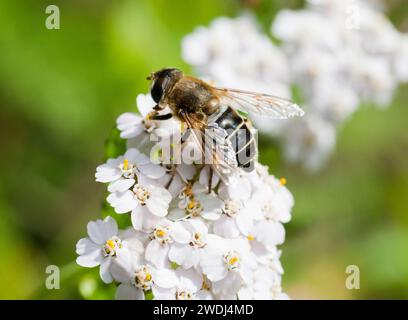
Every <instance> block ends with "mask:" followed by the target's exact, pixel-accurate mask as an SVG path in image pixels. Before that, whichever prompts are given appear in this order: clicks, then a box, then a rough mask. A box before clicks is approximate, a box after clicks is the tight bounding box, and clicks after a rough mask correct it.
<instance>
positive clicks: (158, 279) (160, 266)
mask: <svg viewBox="0 0 408 320" xmlns="http://www.w3.org/2000/svg"><path fill="white" fill-rule="evenodd" d="M137 104H138V108H139V111H140V113H141V115H137V114H134V113H125V114H123V115H121V116H120V117H119V118H118V120H117V127H118V129H119V130H120V131H121V137H122V138H125V139H127V146H128V148H127V151H126V153H125V154H124V155H122V156H120V157H118V158H116V159H109V160H108V161H107V162H106V163H105V164H102V165H100V166H98V167H97V169H96V175H95V177H96V180H97V181H98V182H102V183H106V184H107V189H108V192H109V195H108V196H107V201H108V203H109V204H110V205H111V206H112V207H113V208H114V210H115V212H116V213H117V214H128V215H130V217H131V219H130V220H131V226H128V228H126V229H124V230H118V227H117V223H116V222H115V220H114V219H113V218H112V217H110V216H108V217H106V218H105V219H104V220H97V221H91V222H89V224H88V237H87V238H83V239H81V240H79V242H78V243H77V254H78V255H79V256H78V258H77V263H78V264H80V265H81V266H84V267H96V266H100V276H101V279H102V281H104V282H105V283H111V282H113V281H114V282H116V283H118V288H117V293H116V298H117V299H145V298H146V297H148V296H149V297H151V296H153V297H154V299H179V300H187V299H286V298H287V295H286V294H284V293H283V292H282V289H281V276H282V274H283V269H282V266H281V264H280V250H279V249H278V248H277V246H278V245H280V244H282V243H283V242H284V238H285V230H284V228H283V225H282V224H283V223H285V222H288V221H289V220H290V218H291V209H292V207H293V204H294V200H293V197H292V194H291V193H290V192H289V191H288V189H287V188H286V187H285V183H286V180H285V179H283V178H281V179H277V178H275V177H274V176H271V175H269V174H268V169H267V168H266V167H264V166H262V165H260V164H259V163H256V165H255V170H253V171H252V172H251V173H246V172H244V171H243V170H238V171H237V172H236V173H235V176H234V179H231V180H230V181H229V182H228V183H227V182H226V181H224V180H223V179H220V178H219V176H218V175H217V174H215V173H213V172H212V170H210V166H209V165H202V164H197V163H192V164H186V163H183V162H181V163H179V164H172V163H171V162H168V161H165V160H164V159H170V158H171V154H169V153H171V152H172V151H174V149H177V148H185V145H184V144H182V143H181V141H180V139H179V138H178V139H179V140H177V141H174V139H171V141H172V143H171V147H170V148H165V147H164V144H165V143H164V142H165V141H168V139H166V138H169V137H180V136H181V134H182V133H183V131H184V130H185V129H184V126H183V125H182V123H180V122H179V121H178V120H176V119H174V118H170V119H168V120H161V121H158V120H152V119H150V117H149V114H150V112H151V111H152V110H153V107H154V105H155V103H154V102H153V100H152V99H151V97H150V95H139V96H138V98H137ZM147 152H149V154H150V156H148V155H147Z"/></svg>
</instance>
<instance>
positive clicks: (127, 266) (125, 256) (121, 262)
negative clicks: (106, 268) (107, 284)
mask: <svg viewBox="0 0 408 320" xmlns="http://www.w3.org/2000/svg"><path fill="white" fill-rule="evenodd" d="M133 259H134V257H133V255H132V254H131V253H130V252H128V251H127V250H124V251H123V252H122V254H121V255H118V256H117V257H116V259H113V260H112V261H111V265H110V272H111V274H112V276H113V278H114V279H115V280H116V281H118V282H121V283H130V280H131V277H132V276H133V273H134V271H135V270H134V261H133Z"/></svg>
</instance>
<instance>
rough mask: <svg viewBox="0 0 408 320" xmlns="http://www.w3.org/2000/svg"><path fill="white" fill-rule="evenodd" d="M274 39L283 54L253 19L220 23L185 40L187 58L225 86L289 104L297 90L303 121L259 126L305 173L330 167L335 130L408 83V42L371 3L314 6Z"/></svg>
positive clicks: (329, 1) (315, 2)
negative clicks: (327, 163) (365, 106)
mask: <svg viewBox="0 0 408 320" xmlns="http://www.w3.org/2000/svg"><path fill="white" fill-rule="evenodd" d="M271 32H272V35H273V36H274V37H275V38H278V39H279V40H280V46H279V47H278V46H276V45H274V44H273V43H272V41H271V40H270V39H269V38H268V36H267V35H266V34H264V33H263V32H262V31H260V30H259V28H258V27H257V24H256V21H255V19H254V18H253V17H251V16H248V15H244V16H241V17H238V18H234V19H231V18H224V17H221V18H217V19H216V20H214V21H213V22H212V23H211V25H210V26H209V27H208V28H205V27H199V28H197V29H196V30H195V31H194V32H193V33H192V34H190V35H187V36H186V37H185V38H184V40H183V43H182V49H183V58H184V60H185V61H186V62H187V63H189V64H190V65H192V66H193V67H194V68H195V71H196V72H197V73H198V74H200V76H205V77H207V78H208V79H212V80H214V81H215V83H216V84H217V85H219V86H225V87H236V88H240V89H246V90H252V91H257V92H264V93H269V94H272V95H276V96H281V97H286V98H290V93H291V90H292V91H293V89H297V92H299V95H300V99H302V100H303V101H302V103H301V104H302V106H303V107H304V108H305V109H306V110H307V115H306V116H305V117H303V118H297V119H291V120H290V121H284V122H279V121H276V122H275V123H272V124H271V122H270V120H267V121H265V120H263V119H255V120H257V121H256V123H257V126H258V127H259V129H260V130H262V131H264V132H266V133H269V134H271V135H272V136H274V137H277V138H278V139H279V140H280V141H281V142H282V144H283V150H284V154H285V157H286V158H287V159H288V160H289V161H290V162H292V163H300V164H302V165H303V166H304V167H305V168H306V169H310V170H316V169H318V168H319V167H320V166H321V165H322V164H323V163H324V161H325V160H326V159H327V157H328V156H329V155H330V154H331V152H332V151H333V149H334V146H335V142H336V131H337V129H338V128H339V126H340V125H341V124H342V123H343V122H344V121H345V120H346V119H347V118H349V117H350V115H351V114H352V113H354V112H355V111H356V110H357V109H358V108H359V107H360V106H361V105H363V104H374V105H376V106H379V107H386V106H387V105H388V104H389V103H390V101H391V99H392V96H393V93H394V91H395V89H396V87H397V86H398V84H399V83H401V82H406V81H407V80H408V65H407V59H406V56H407V54H408V36H407V35H405V34H401V33H400V32H398V31H397V30H396V29H395V28H394V27H393V25H392V24H391V23H390V22H389V21H388V20H387V18H386V17H385V16H384V15H383V14H382V12H381V11H380V10H379V8H377V7H375V6H374V5H373V4H370V3H368V2H366V1H360V0H345V1H337V0H309V1H308V3H307V5H306V8H304V9H302V10H282V11H280V12H278V14H277V15H276V17H275V20H274V22H273V24H272V26H271Z"/></svg>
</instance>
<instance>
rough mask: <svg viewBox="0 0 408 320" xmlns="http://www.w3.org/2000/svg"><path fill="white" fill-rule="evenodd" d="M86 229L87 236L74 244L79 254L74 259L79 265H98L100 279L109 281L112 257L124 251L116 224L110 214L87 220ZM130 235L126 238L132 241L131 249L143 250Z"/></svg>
mask: <svg viewBox="0 0 408 320" xmlns="http://www.w3.org/2000/svg"><path fill="white" fill-rule="evenodd" d="M87 229H88V237H87V238H82V239H80V240H79V241H78V243H77V245H76V253H77V254H78V255H79V257H78V258H77V260H76V261H77V263H78V264H79V265H80V266H83V267H88V268H92V267H96V266H98V265H100V269H99V273H100V276H101V279H102V280H103V282H105V283H110V282H112V275H111V272H110V265H111V262H112V259H114V258H116V257H117V256H118V255H120V254H121V253H123V252H124V250H125V248H124V247H126V244H125V241H123V240H124V239H120V238H119V237H118V226H117V224H116V221H115V220H114V219H113V218H112V217H110V216H108V217H106V218H105V219H104V220H96V221H91V222H89V223H88V227H87ZM130 236H131V235H130V234H128V236H127V238H128V239H129V241H130V242H131V243H132V249H133V251H141V250H143V249H142V248H143V245H142V244H141V242H140V241H138V240H137V239H136V238H134V237H133V236H132V237H130Z"/></svg>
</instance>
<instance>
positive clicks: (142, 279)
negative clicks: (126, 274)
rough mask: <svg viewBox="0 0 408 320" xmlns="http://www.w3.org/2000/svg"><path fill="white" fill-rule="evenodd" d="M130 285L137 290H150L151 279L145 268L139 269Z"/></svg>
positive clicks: (148, 271) (147, 269)
mask: <svg viewBox="0 0 408 320" xmlns="http://www.w3.org/2000/svg"><path fill="white" fill-rule="evenodd" d="M132 284H133V285H134V286H135V287H136V288H139V289H142V290H144V291H148V290H150V289H151V288H152V285H153V277H152V274H151V272H150V270H149V268H148V267H147V266H142V267H140V268H139V269H138V270H137V271H136V272H135V276H134V278H133V280H132Z"/></svg>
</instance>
